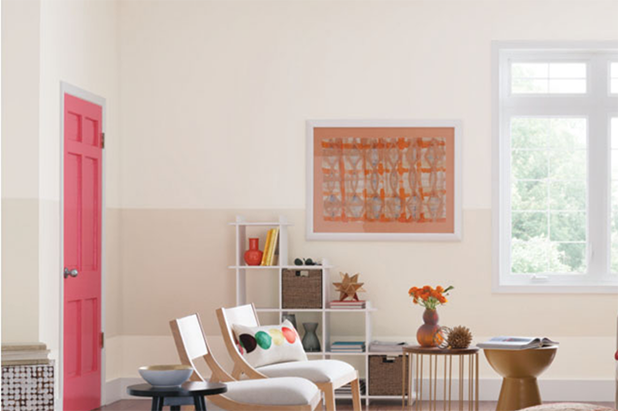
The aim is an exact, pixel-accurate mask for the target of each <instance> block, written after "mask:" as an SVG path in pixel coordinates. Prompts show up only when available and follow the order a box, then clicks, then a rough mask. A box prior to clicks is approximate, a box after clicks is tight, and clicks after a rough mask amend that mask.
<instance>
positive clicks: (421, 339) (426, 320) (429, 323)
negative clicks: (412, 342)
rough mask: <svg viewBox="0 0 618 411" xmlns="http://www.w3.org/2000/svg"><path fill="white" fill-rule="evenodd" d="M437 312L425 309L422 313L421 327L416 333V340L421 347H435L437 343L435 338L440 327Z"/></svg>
mask: <svg viewBox="0 0 618 411" xmlns="http://www.w3.org/2000/svg"><path fill="white" fill-rule="evenodd" d="M439 319H440V318H439V317H438V311H437V310H435V309H433V310H431V309H429V308H426V309H425V312H423V325H421V326H420V327H419V329H418V331H417V332H416V340H417V341H418V343H419V344H420V345H421V347H426V348H430V347H437V346H438V341H436V339H435V336H436V334H437V333H438V331H439V330H440V326H439V325H438V320H439Z"/></svg>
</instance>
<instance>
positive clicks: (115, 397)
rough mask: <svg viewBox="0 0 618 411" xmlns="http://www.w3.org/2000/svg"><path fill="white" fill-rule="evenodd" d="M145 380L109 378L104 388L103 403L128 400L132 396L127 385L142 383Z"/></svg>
mask: <svg viewBox="0 0 618 411" xmlns="http://www.w3.org/2000/svg"><path fill="white" fill-rule="evenodd" d="M143 382H144V380H142V379H141V378H128V377H127V378H116V379H115V380H109V381H106V382H105V387H104V388H103V396H102V397H103V405H107V404H111V403H112V402H116V401H120V400H126V399H128V398H133V399H135V397H130V396H129V394H127V387H128V386H129V385H133V384H141V383H143Z"/></svg>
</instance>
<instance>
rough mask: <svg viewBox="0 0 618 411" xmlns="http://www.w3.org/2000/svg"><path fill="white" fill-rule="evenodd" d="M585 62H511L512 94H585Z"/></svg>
mask: <svg viewBox="0 0 618 411" xmlns="http://www.w3.org/2000/svg"><path fill="white" fill-rule="evenodd" d="M586 71H587V68H586V63H518V62H515V63H512V64H511V92H512V93H513V94H585V93H586V91H587V84H586V76H587V74H586Z"/></svg>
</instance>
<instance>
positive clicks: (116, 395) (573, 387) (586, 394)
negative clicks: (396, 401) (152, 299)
mask: <svg viewBox="0 0 618 411" xmlns="http://www.w3.org/2000/svg"><path fill="white" fill-rule="evenodd" d="M141 382H143V380H142V379H141V378H116V379H114V380H110V381H107V382H106V383H105V389H104V392H103V399H104V404H106V405H107V404H111V403H112V402H115V401H119V400H123V399H128V398H131V397H130V396H129V395H128V394H127V387H128V386H129V385H133V384H139V383H141ZM501 383H502V380H500V379H482V380H481V382H480V392H479V396H480V399H481V401H497V400H498V396H499V395H500V386H501ZM441 386H442V385H441V380H438V396H441V394H442V393H441ZM458 386H459V384H458V382H457V380H453V391H452V394H453V398H458V395H459V394H458V393H457V389H458ZM539 388H540V390H541V395H542V396H543V400H544V401H565V402H590V401H607V402H612V401H614V399H615V390H616V382H615V381H614V380H539ZM425 395H427V394H425ZM425 395H424V396H425ZM133 399H135V397H133ZM374 401H375V400H374Z"/></svg>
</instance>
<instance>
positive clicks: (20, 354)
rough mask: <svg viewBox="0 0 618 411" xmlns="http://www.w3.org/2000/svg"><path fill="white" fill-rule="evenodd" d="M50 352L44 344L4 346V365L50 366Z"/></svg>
mask: <svg viewBox="0 0 618 411" xmlns="http://www.w3.org/2000/svg"><path fill="white" fill-rule="evenodd" d="M48 355H49V350H48V349H47V346H46V345H45V344H43V343H12V344H2V365H3V366H4V365H40V364H49V363H50V360H49V358H48V357H47V356H48Z"/></svg>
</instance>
